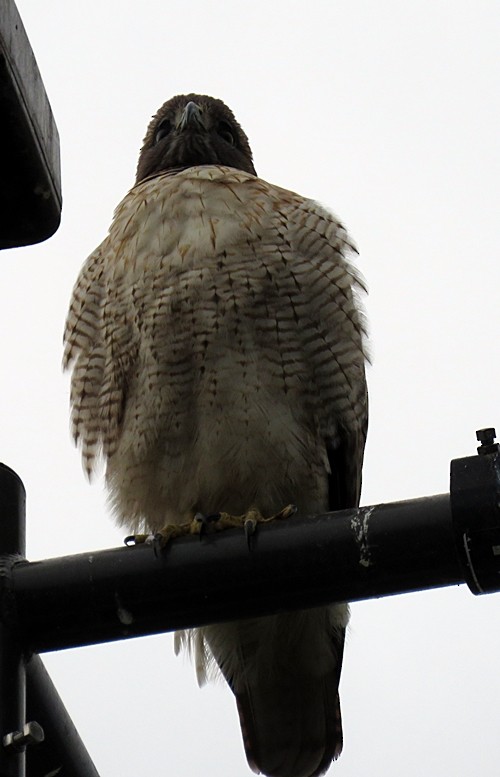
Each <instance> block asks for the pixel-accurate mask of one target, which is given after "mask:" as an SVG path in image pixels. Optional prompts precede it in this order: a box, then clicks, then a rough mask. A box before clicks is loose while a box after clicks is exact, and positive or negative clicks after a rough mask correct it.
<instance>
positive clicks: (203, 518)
mask: <svg viewBox="0 0 500 777" xmlns="http://www.w3.org/2000/svg"><path fill="white" fill-rule="evenodd" d="M194 520H195V521H197V522H198V523H199V524H201V525H200V537H202V536H203V534H205V532H206V531H207V530H208V527H209V526H210V524H211V523H215V521H219V520H220V513H210V514H209V515H204V513H196V515H195V516H194Z"/></svg>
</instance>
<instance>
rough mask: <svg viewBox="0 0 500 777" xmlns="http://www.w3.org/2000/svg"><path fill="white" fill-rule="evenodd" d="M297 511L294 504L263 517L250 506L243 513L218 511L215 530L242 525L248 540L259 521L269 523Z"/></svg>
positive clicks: (287, 516) (257, 510)
mask: <svg viewBox="0 0 500 777" xmlns="http://www.w3.org/2000/svg"><path fill="white" fill-rule="evenodd" d="M296 512H297V508H296V506H295V505H292V504H290V505H286V507H283V508H282V509H281V510H280V511H279V512H278V513H275V514H274V515H270V516H269V517H268V518H265V517H264V516H263V515H262V513H261V512H260V510H259V509H258V508H256V507H251V508H250V510H247V512H246V513H243V515H230V514H229V513H224V512H222V513H219V519H218V521H217V523H216V524H215V525H214V529H215V531H222V530H223V529H229V528H233V527H242V528H243V529H244V531H245V535H246V537H247V540H248V541H250V537H251V536H252V535H253V534H255V530H256V529H257V526H258V524H259V523H270V521H277V520H279V519H281V518H290V516H292V515H294V514H295V513H296Z"/></svg>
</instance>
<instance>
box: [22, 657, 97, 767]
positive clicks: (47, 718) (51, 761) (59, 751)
mask: <svg viewBox="0 0 500 777" xmlns="http://www.w3.org/2000/svg"><path fill="white" fill-rule="evenodd" d="M26 685H27V693H26V697H27V698H26V707H27V712H28V718H29V719H32V718H34V719H35V720H37V721H39V722H40V723H41V725H42V726H43V730H44V732H45V739H44V741H43V742H42V743H41V744H40V745H38V746H37V747H30V748H29V750H28V752H27V765H28V768H27V773H28V777H47V775H51V774H52V775H60V777H63V775H67V776H68V777H99V774H98V772H97V769H96V768H95V766H94V764H93V762H92V759H91V757H90V755H89V753H88V751H87V748H86V747H85V745H84V744H83V742H82V740H81V739H80V735H79V734H78V731H77V730H76V728H75V724H74V723H73V721H72V720H71V718H70V716H69V714H68V711H67V709H66V707H65V706H64V704H63V703H62V701H61V697H60V696H59V694H58V693H57V690H56V689H55V687H54V684H53V682H52V680H51V679H50V677H49V674H48V672H47V670H46V669H45V666H44V665H43V662H42V659H41V658H40V656H37V655H34V656H31V658H30V659H29V660H28V661H27V664H26Z"/></svg>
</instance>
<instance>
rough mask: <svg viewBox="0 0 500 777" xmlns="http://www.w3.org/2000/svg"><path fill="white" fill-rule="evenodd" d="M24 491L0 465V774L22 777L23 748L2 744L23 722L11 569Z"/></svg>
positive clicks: (18, 552)
mask: <svg viewBox="0 0 500 777" xmlns="http://www.w3.org/2000/svg"><path fill="white" fill-rule="evenodd" d="M25 503H26V494H25V490H24V486H23V484H22V482H21V480H20V478H19V477H18V476H17V475H16V473H15V472H13V471H12V470H11V469H9V467H6V466H5V465H4V464H0V777H25V748H24V746H23V745H22V744H20V745H19V746H17V747H16V746H15V745H14V744H10V745H7V746H5V745H4V737H6V736H8V735H9V734H11V735H12V734H13V733H15V732H19V734H20V735H22V732H23V729H24V725H25V722H26V717H25V716H26V671H25V666H24V658H23V654H22V651H21V649H20V646H19V644H18V643H17V641H16V637H15V634H14V633H13V631H12V626H11V624H12V618H11V612H12V607H13V601H12V593H11V590H10V578H11V569H12V565H13V563H14V562H15V561H17V560H19V558H20V557H23V556H24V554H25V550H26V533H25Z"/></svg>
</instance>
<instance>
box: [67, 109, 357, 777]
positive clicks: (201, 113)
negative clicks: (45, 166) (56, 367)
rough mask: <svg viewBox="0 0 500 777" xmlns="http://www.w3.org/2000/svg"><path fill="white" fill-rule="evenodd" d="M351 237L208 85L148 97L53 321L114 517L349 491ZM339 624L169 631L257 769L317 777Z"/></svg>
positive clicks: (333, 714)
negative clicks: (124, 183) (124, 186)
mask: <svg viewBox="0 0 500 777" xmlns="http://www.w3.org/2000/svg"><path fill="white" fill-rule="evenodd" d="M352 251H353V245H352V243H351V241H350V239H349V237H348V235H347V233H346V231H345V229H344V227H343V226H342V225H341V224H340V223H339V222H338V221H337V219H336V218H335V217H334V216H333V215H332V214H331V213H329V212H328V211H327V210H325V209H324V208H323V207H321V206H320V205H318V204H317V203H316V202H314V201H312V200H309V199H305V198H304V197H301V196H299V195H298V194H295V193H294V192H291V191H286V190H285V189H280V188H279V187H278V186H274V185H273V184H270V183H267V182H266V181H264V180H262V179H260V178H258V177H257V176H256V173H255V169H254V166H253V162H252V154H251V151H250V146H249V144H248V140H247V138H246V135H245V133H244V132H243V130H242V129H241V127H240V126H239V124H238V123H237V122H236V120H235V118H234V116H233V114H232V113H231V111H230V110H229V109H228V108H227V107H226V106H225V105H224V103H222V102H221V101H220V100H215V99H213V98H211V97H206V96H201V95H195V94H190V95H181V96H177V97H174V98H173V99H171V100H169V101H168V102H167V103H165V104H164V105H163V106H162V107H161V108H160V110H159V111H158V113H157V114H156V116H155V117H154V118H153V120H152V122H151V123H150V125H149V128H148V131H147V134H146V137H145V140H144V145H143V148H142V150H141V154H140V158H139V164H138V168H137V180H136V183H135V186H134V187H133V188H132V189H131V191H130V192H129V193H128V194H127V195H126V196H125V198H124V199H123V200H122V202H121V203H120V204H119V205H118V207H117V209H116V212H115V215H114V219H113V222H112V224H111V228H110V231H109V235H108V236H107V237H106V239H105V240H104V241H103V243H101V245H100V246H99V247H98V248H97V249H96V250H95V251H94V253H93V254H91V256H90V257H89V259H88V260H87V262H86V264H85V265H84V267H83V269H82V271H81V274H80V277H79V278H78V281H77V283H76V286H75V289H74V292H73V298H72V301H71V307H70V311H69V315H68V319H67V324H66V332H65V342H66V351H65V365H66V366H70V365H71V366H72V368H73V375H72V387H71V404H72V422H73V432H74V436H75V439H76V440H77V441H78V442H79V444H80V445H81V448H82V454H83V461H84V465H85V469H86V470H87V472H88V473H89V475H90V473H91V471H92V469H93V467H94V464H95V462H96V459H97V458H98V457H99V455H100V454H101V453H102V454H103V456H104V458H105V460H106V482H107V486H108V489H109V494H110V498H111V501H112V504H113V507H114V511H115V514H116V516H117V518H118V520H119V522H120V523H121V524H123V525H125V526H127V527H128V528H129V529H131V530H132V531H134V532H140V531H148V532H153V533H154V532H157V531H159V530H161V529H162V528H163V527H164V526H165V525H168V524H179V523H184V522H186V521H189V520H192V519H193V517H194V516H195V515H196V514H197V513H202V514H205V515H209V514H213V513H217V512H219V511H226V512H227V513H230V514H243V513H245V512H246V511H248V510H249V509H250V508H253V507H256V508H258V510H260V512H261V513H262V514H263V515H271V514H273V513H275V512H276V511H278V510H280V508H282V507H283V506H285V505H287V504H289V503H294V504H295V505H297V508H298V510H299V512H300V513H302V514H312V513H322V512H325V511H327V510H338V509H342V508H347V507H353V506H355V505H357V504H358V500H359V493H360V486H361V466H362V460H363V449H364V444H365V436H366V426H367V393H366V384H365V355H364V350H363V340H364V327H363V319H362V316H361V315H360V312H359V309H358V305H357V302H356V297H357V290H358V288H359V287H360V286H362V284H361V281H360V279H359V276H358V275H357V273H356V271H355V270H354V269H353V267H352V265H351V264H350V263H349V256H350V254H351V253H352ZM292 520H293V519H292ZM230 584H231V581H229V580H228V585H230ZM347 621H348V607H347V605H343V604H342V605H332V606H328V607H320V608H316V609H311V610H307V611H301V612H293V613H286V614H278V615H274V616H269V617H265V618H256V619H251V620H242V621H237V622H232V623H226V624H217V625H214V626H208V627H206V628H202V629H196V630H195V631H193V632H182V633H181V634H179V635H178V637H177V645H178V646H179V645H182V644H187V645H189V646H190V647H191V649H192V650H193V652H194V654H195V661H196V667H197V672H198V678H199V680H200V682H202V681H203V680H204V679H205V677H206V675H207V673H208V672H209V669H210V665H211V663H213V665H214V666H218V667H219V668H220V669H221V671H222V673H223V674H224V676H225V678H226V680H227V682H228V683H229V685H230V687H231V689H232V691H233V692H234V694H235V696H236V700H237V704H238V710H239V714H240V719H241V726H242V731H243V738H244V743H245V748H246V753H247V757H248V762H249V764H250V766H251V767H252V768H253V769H254V770H255V771H261V772H263V773H264V774H265V775H268V777H314V776H315V775H320V774H323V773H324V772H325V771H326V770H327V769H328V767H329V765H330V763H331V761H332V760H333V759H335V758H336V757H337V756H338V755H339V754H340V751H341V748H342V726H341V717H340V704H339V692H338V685H339V677H340V669H341V663H342V652H343V646H344V633H345V628H346V625H347Z"/></svg>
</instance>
